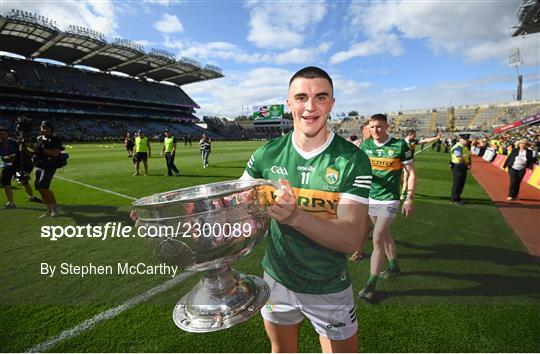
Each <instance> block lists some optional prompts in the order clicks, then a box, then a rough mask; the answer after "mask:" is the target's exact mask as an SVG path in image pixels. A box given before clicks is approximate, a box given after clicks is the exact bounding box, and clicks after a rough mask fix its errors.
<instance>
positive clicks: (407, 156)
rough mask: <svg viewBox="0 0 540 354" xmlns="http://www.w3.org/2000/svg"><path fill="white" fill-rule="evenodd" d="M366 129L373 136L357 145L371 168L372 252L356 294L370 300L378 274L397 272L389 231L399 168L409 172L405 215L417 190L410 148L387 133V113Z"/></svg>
mask: <svg viewBox="0 0 540 354" xmlns="http://www.w3.org/2000/svg"><path fill="white" fill-rule="evenodd" d="M369 130H370V132H371V136H372V139H369V140H366V141H364V142H363V143H362V145H360V149H362V150H363V151H364V152H365V153H366V154H367V155H368V157H369V160H370V162H371V168H372V170H373V181H372V184H371V190H370V192H369V212H368V214H369V216H370V218H371V221H372V222H373V224H374V225H375V228H374V230H373V253H372V254H371V264H370V276H369V278H368V280H367V283H366V285H365V286H364V288H363V289H362V291H360V293H359V294H358V297H359V298H360V299H361V300H363V301H366V302H372V301H373V299H374V297H375V289H376V285H377V281H378V280H379V277H380V276H381V277H383V278H393V277H395V276H398V275H399V274H400V268H399V265H398V263H397V252H396V244H395V242H394V239H393V238H392V236H391V234H390V226H391V225H392V222H393V221H394V219H395V217H396V216H397V214H398V210H399V204H400V201H399V200H400V184H401V171H402V170H407V172H408V180H407V191H406V192H407V194H406V197H405V201H404V202H403V206H402V208H401V210H402V213H403V214H404V215H405V217H408V216H410V215H411V214H412V211H413V197H414V192H415V190H416V172H415V169H414V164H413V155H412V152H411V150H410V149H409V147H408V146H407V143H406V142H405V141H404V140H401V139H394V138H392V137H390V136H388V133H387V131H388V121H387V117H386V116H385V115H384V114H375V115H373V116H371V117H370V119H369ZM386 258H388V269H387V270H386V271H384V272H382V273H381V270H382V267H383V264H384V260H385V259H386Z"/></svg>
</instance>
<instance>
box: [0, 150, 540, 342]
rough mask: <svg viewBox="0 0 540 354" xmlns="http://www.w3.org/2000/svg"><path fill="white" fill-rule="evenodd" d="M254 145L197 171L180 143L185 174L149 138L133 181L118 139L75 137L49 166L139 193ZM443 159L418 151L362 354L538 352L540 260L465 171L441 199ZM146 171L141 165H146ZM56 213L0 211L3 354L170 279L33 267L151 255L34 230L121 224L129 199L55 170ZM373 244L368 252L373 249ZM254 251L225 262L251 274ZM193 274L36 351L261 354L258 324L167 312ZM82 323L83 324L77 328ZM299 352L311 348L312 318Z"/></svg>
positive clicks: (177, 182) (197, 174)
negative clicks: (395, 271) (185, 322)
mask: <svg viewBox="0 0 540 354" xmlns="http://www.w3.org/2000/svg"><path fill="white" fill-rule="evenodd" d="M261 144H262V143H259V142H216V143H214V144H213V152H212V154H211V157H210V167H209V168H206V169H203V168H202V162H201V160H200V156H199V151H198V147H197V146H195V145H193V147H185V146H183V145H182V144H179V145H178V152H177V157H176V163H177V166H178V167H179V168H180V171H181V173H182V176H181V177H164V174H165V172H166V169H165V161H164V159H163V158H159V156H158V155H159V154H158V153H156V152H159V149H160V148H161V145H160V144H157V143H154V144H153V148H154V157H153V158H151V159H150V160H149V164H150V171H149V172H150V174H149V176H146V177H145V176H137V177H134V176H132V173H133V167H132V165H131V159H128V157H127V154H126V153H125V150H124V148H123V146H122V145H118V144H117V145H112V144H108V145H107V144H101V145H98V144H96V145H73V147H72V148H68V151H69V153H70V155H71V158H70V161H69V165H68V166H67V167H66V168H65V169H63V170H60V171H58V172H57V175H58V176H59V177H62V178H66V179H69V180H73V181H77V182H81V183H85V184H88V185H92V186H96V187H99V188H102V189H106V190H110V191H114V192H117V193H120V194H124V195H126V196H131V197H134V198H138V197H142V196H145V195H149V194H153V193H157V192H163V191H167V190H171V189H178V188H183V187H188V186H192V185H196V184H203V183H210V182H217V181H223V180H230V179H236V178H238V177H239V176H240V175H241V174H242V172H243V170H244V166H245V163H246V161H247V160H248V159H249V156H250V154H251V152H252V151H253V150H254V149H255V148H256V147H258V146H260V145H261ZM447 162H448V156H447V155H445V154H442V153H436V152H431V151H425V152H422V153H420V154H418V155H417V157H416V167H417V171H418V176H419V178H418V190H417V197H416V199H415V213H414V215H413V217H412V218H410V219H407V220H406V219H404V218H403V217H402V216H399V217H398V218H397V219H396V222H395V223H394V225H393V228H392V232H393V236H394V237H395V238H396V242H397V244H398V253H399V262H400V266H401V268H402V270H403V275H402V276H400V277H399V278H397V279H394V280H381V281H380V282H379V284H378V289H379V290H380V297H379V301H378V303H377V304H376V305H368V304H363V303H360V302H358V303H357V317H358V321H359V326H360V331H359V336H360V350H361V351H364V352H366V351H367V352H402V351H408V352H441V351H442V352H477V351H482V352H537V351H538V350H539V349H540V336H539V335H538V333H540V310H539V308H540V306H539V305H540V269H539V267H538V265H537V264H535V263H534V260H532V259H531V258H530V257H529V256H528V255H527V254H526V252H525V251H524V248H523V246H522V245H521V243H520V242H519V241H518V240H517V238H516V236H515V235H514V234H513V232H512V231H511V230H510V229H509V228H508V226H507V224H506V223H505V221H504V219H503V218H502V216H501V214H500V213H499V211H498V210H497V208H496V207H495V206H493V204H492V203H491V201H490V200H489V197H488V196H487V195H486V194H485V193H484V191H483V190H482V189H481V187H480V186H479V185H478V184H477V183H476V181H474V179H473V178H472V176H470V175H469V177H468V180H467V184H466V187H465V192H464V197H465V198H466V199H467V200H468V201H469V202H470V203H469V204H467V205H466V206H464V207H456V206H454V205H453V204H451V203H450V202H449V192H450V184H451V176H450V170H449V169H448V165H447ZM141 171H142V169H141ZM52 189H53V190H54V191H55V193H56V196H57V199H58V201H59V203H60V204H61V205H62V206H63V215H62V216H61V217H58V218H55V219H37V217H38V215H40V214H42V213H43V206H42V205H39V204H35V203H30V202H27V201H26V195H25V194H24V191H23V190H22V188H15V202H16V204H17V209H14V210H2V211H0V254H1V256H0V313H1V314H0V321H1V322H0V323H1V324H0V350H1V351H2V352H6V351H25V350H28V349H30V348H33V347H35V346H36V345H38V344H39V343H43V342H44V341H47V340H49V339H51V338H54V337H55V336H57V335H59V334H60V333H62V332H63V331H65V330H69V329H71V328H74V327H75V326H77V325H79V324H81V323H83V322H84V321H85V320H88V319H89V318H92V317H94V316H96V315H99V314H101V313H103V312H104V311H107V310H109V309H112V308H114V307H116V306H118V305H120V304H124V303H125V302H126V301H128V300H130V299H133V298H134V297H136V296H138V295H140V294H142V293H144V292H145V291H147V290H148V289H151V288H153V287H155V286H157V285H159V284H162V283H164V282H166V281H167V280H169V279H170V277H168V276H140V275H139V276H127V275H123V276H118V275H92V276H87V277H84V278H80V277H77V276H68V275H55V276H54V277H52V278H50V277H48V276H46V275H41V274H40V264H41V263H42V262H46V263H50V264H54V265H59V264H60V263H62V262H71V263H74V264H88V263H90V262H91V263H93V264H116V263H117V262H133V263H137V262H146V263H155V262H156V261H155V260H154V257H153V254H152V251H151V247H150V246H149V244H148V243H147V241H145V240H143V239H138V238H133V239H131V238H130V239H108V240H105V241H101V240H99V239H86V238H85V239H60V240H58V241H55V242H53V241H50V240H48V239H43V238H40V228H41V227H42V226H44V225H86V224H91V225H103V224H105V223H106V222H117V223H118V222H122V223H124V224H130V223H131V222H130V220H129V217H128V213H129V210H130V204H131V201H130V200H129V199H127V198H123V197H120V196H117V195H113V194H109V193H106V192H103V191H98V190H95V189H91V188H89V187H85V186H82V185H80V184H75V183H72V182H69V181H66V180H62V179H55V180H54V181H53V184H52ZM370 248H371V247H370V246H369V245H368V247H366V250H367V251H370ZM263 251H264V247H263V246H259V247H257V248H256V249H255V250H254V252H253V253H252V254H251V255H249V256H247V257H245V258H244V259H242V260H241V261H239V262H237V263H235V265H234V267H235V268H237V269H239V270H242V271H244V272H247V273H250V274H256V275H260V274H262V269H261V267H260V260H261V256H262V253H263ZM349 269H350V273H351V277H352V280H353V285H354V287H355V290H356V291H358V290H360V289H361V288H362V286H363V285H364V282H365V281H366V279H367V276H368V273H369V265H368V261H367V260H364V261H361V262H355V263H349ZM198 278H199V276H198V275H195V276H192V277H190V278H188V279H187V280H186V281H184V282H182V283H181V284H179V285H176V286H174V287H172V288H170V289H168V290H166V291H165V292H163V293H161V294H159V295H157V296H154V297H152V298H150V299H149V300H148V301H144V302H142V303H140V304H138V305H136V306H133V307H131V308H129V309H128V310H126V311H124V312H122V313H120V314H119V315H117V316H115V317H112V318H111V319H108V320H106V321H103V322H100V323H97V324H95V325H93V326H90V328H88V329H86V330H82V331H81V332H80V333H78V334H77V335H75V336H71V337H69V338H67V339H65V340H60V341H58V342H56V344H55V345H54V346H51V347H45V348H46V349H47V350H50V351H68V352H78V351H84V352H124V351H128V352H148V351H151V352H169V351H174V352H268V351H269V350H270V346H269V343H268V340H267V338H266V335H265V333H264V329H263V325H262V320H261V317H260V316H259V315H256V316H255V317H254V318H252V319H251V320H249V321H247V322H245V323H243V324H240V325H238V326H235V327H233V328H231V329H228V330H225V331H219V332H215V333H209V334H192V333H186V332H182V331H181V330H179V329H178V328H177V327H176V326H175V325H174V323H173V321H172V309H173V307H174V305H175V304H176V302H177V301H178V300H179V299H180V298H181V297H182V296H183V295H184V294H185V293H186V292H187V291H189V289H190V288H191V287H192V286H193V285H194V283H195V282H196V281H197V280H198ZM77 328H80V327H77ZM299 350H300V351H304V352H318V351H320V347H319V343H318V338H317V334H316V333H315V331H314V330H313V329H312V328H311V326H310V324H309V323H307V322H306V323H305V324H304V326H303V327H302V331H301V336H300V340H299Z"/></svg>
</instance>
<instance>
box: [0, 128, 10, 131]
mask: <svg viewBox="0 0 540 354" xmlns="http://www.w3.org/2000/svg"><path fill="white" fill-rule="evenodd" d="M7 131H8V128H6V127H0V132H7Z"/></svg>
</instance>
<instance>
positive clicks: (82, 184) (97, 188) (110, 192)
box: [54, 176, 138, 200]
mask: <svg viewBox="0 0 540 354" xmlns="http://www.w3.org/2000/svg"><path fill="white" fill-rule="evenodd" d="M54 178H58V179H61V180H62V181H67V182H71V183H75V184H78V185H81V186H84V187H87V188H91V189H95V190H98V191H100V192H105V193H109V194H114V195H116V196H119V197H122V198H126V199H130V200H137V199H138V198H134V197H130V196H129V195H125V194H122V193H117V192H115V191H111V190H109V189H105V188H100V187H96V186H93V185H91V184H86V183H82V182H78V181H74V180H72V179H69V178H65V177H60V176H54Z"/></svg>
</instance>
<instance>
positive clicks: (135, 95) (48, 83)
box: [0, 57, 197, 107]
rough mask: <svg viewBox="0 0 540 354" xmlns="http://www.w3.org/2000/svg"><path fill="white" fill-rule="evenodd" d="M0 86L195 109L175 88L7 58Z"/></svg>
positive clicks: (0, 65)
mask: <svg viewBox="0 0 540 354" xmlns="http://www.w3.org/2000/svg"><path fill="white" fill-rule="evenodd" d="M0 82H1V83H2V86H7V87H12V88H19V89H24V90H38V91H44V92H49V93H54V94H62V95H66V94H67V95H71V96H85V97H101V98H108V99H116V100H125V101H135V102H147V103H153V104H160V105H173V106H186V107H196V106H197V105H196V103H195V102H193V100H192V99H191V98H190V97H189V96H188V95H187V94H186V93H185V92H184V91H183V90H182V89H181V88H180V87H178V86H169V85H164V84H160V83H156V82H150V81H146V80H142V79H141V80H137V79H133V78H129V77H122V76H117V75H111V74H105V73H101V72H93V71H87V70H81V69H77V68H73V67H67V66H61V65H54V64H50V63H44V62H38V61H31V60H21V59H14V58H8V57H0Z"/></svg>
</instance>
